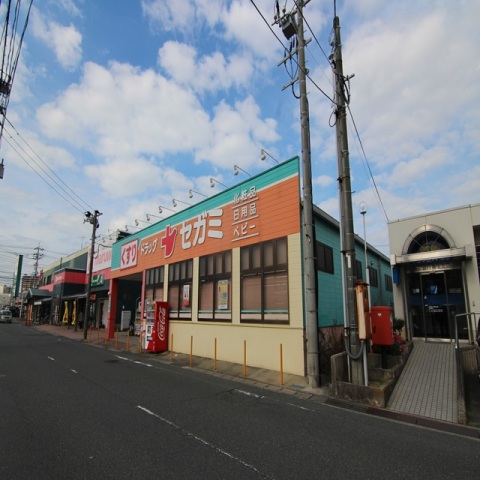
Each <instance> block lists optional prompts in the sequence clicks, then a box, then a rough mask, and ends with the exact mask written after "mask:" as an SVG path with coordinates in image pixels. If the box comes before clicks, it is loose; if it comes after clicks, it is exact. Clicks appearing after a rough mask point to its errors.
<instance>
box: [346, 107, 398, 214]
mask: <svg viewBox="0 0 480 480" xmlns="http://www.w3.org/2000/svg"><path fill="white" fill-rule="evenodd" d="M347 108H348V112H349V113H350V118H351V119H352V123H353V127H354V129H355V133H356V135H357V138H358V141H359V143H360V147H361V149H362V153H363V159H364V160H365V163H366V165H367V169H368V173H369V175H370V179H371V180H372V183H373V186H374V188H375V192H376V194H377V198H378V201H379V202H380V206H381V208H382V211H383V214H384V215H385V219H386V220H387V223H388V221H389V220H388V215H387V212H386V210H385V207H384V205H383V201H382V197H381V196H380V192H379V190H378V187H377V183H376V182H375V178H374V176H373V173H372V169H371V168H370V162H369V161H368V158H367V154H366V153H365V149H364V148H363V142H362V139H361V138H360V133H359V132H358V129H357V124H356V123H355V119H354V118H353V114H352V111H351V109H350V105H349V104H347Z"/></svg>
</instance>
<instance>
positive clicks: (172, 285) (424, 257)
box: [27, 157, 480, 375]
mask: <svg viewBox="0 0 480 480" xmlns="http://www.w3.org/2000/svg"><path fill="white" fill-rule="evenodd" d="M299 170H300V169H299V159H298V157H294V158H292V159H290V160H288V161H286V162H283V163H281V164H278V165H276V166H275V167H273V168H271V169H269V170H266V171H265V172H263V173H261V174H259V175H256V176H254V177H251V178H249V179H248V180H246V181H244V182H242V183H239V184H238V185H236V186H233V187H230V188H227V189H225V190H223V191H221V192H220V193H218V194H216V195H213V196H211V197H208V198H205V199H204V200H203V201H201V202H200V203H198V204H195V205H192V206H189V207H188V208H186V209H185V210H182V211H179V212H177V213H175V214H173V215H171V216H169V217H167V218H165V219H159V220H158V221H157V222H156V223H152V224H149V225H147V226H146V228H143V229H142V230H140V231H138V232H136V233H134V234H129V233H126V232H117V234H115V236H114V238H113V237H111V242H110V244H108V243H107V244H105V241H104V242H102V243H101V244H100V245H97V247H96V252H95V256H94V260H93V271H92V284H91V289H90V301H89V302H88V303H89V305H90V312H89V314H88V317H89V318H90V319H91V320H90V321H91V325H92V326H94V327H97V328H105V329H106V335H107V336H108V337H109V338H113V336H114V333H115V331H116V330H117V329H122V330H123V329H126V328H128V327H129V324H130V323H131V324H134V326H135V332H136V333H137V334H141V333H142V332H145V331H146V330H147V326H148V324H149V323H150V321H151V320H152V319H153V315H154V313H155V307H156V305H158V302H164V303H163V304H162V305H166V306H168V317H169V333H168V339H167V342H166V345H167V348H168V349H171V350H172V351H174V352H179V353H186V354H188V353H190V354H191V353H193V354H194V355H197V356H201V357H206V358H216V359H218V360H225V361H229V362H233V363H240V364H241V363H244V362H245V363H246V364H248V365H250V366H255V367H260V368H268V369H271V370H279V369H280V365H282V368H283V371H285V372H287V373H293V374H297V375H305V373H306V368H305V357H306V333H305V332H306V329H305V317H306V315H305V299H304V268H303V264H304V260H303V253H302V222H301V200H300V178H299ZM313 213H314V215H313V220H314V234H315V238H314V239H312V241H314V242H315V249H314V250H315V265H316V291H317V315H318V337H319V351H320V353H319V354H320V356H322V355H324V356H328V355H331V354H333V353H336V351H334V350H335V348H337V351H338V349H342V347H343V345H342V338H343V328H344V286H343V285H344V280H343V275H342V268H343V267H342V253H341V245H340V225H339V223H338V221H336V220H335V219H333V218H332V217H330V216H329V215H328V214H326V213H325V212H323V211H322V210H321V209H319V208H317V207H315V206H314V211H313ZM388 229H389V235H390V246H391V255H390V258H389V257H387V256H385V255H384V254H383V253H381V252H380V251H378V250H377V249H375V248H374V247H372V246H371V245H367V246H365V243H364V241H363V240H362V239H361V238H360V237H358V236H355V258H356V263H355V273H356V277H357V280H365V279H366V277H367V275H366V271H367V270H368V279H369V298H370V304H371V306H388V307H393V315H394V317H395V318H398V319H401V320H404V321H405V331H404V334H405V335H406V336H407V337H408V338H409V339H410V338H424V339H425V340H428V339H435V340H450V341H452V339H453V338H454V336H455V332H454V330H455V328H457V327H458V329H459V334H460V336H461V337H463V338H469V337H471V336H472V334H473V330H472V329H471V328H470V327H469V326H468V325H467V324H466V323H465V322H463V323H462V322H461V321H460V323H459V322H458V321H457V319H458V316H459V315H460V316H461V315H462V314H465V313H468V312H471V311H475V310H476V309H478V307H477V305H478V304H479V302H480V288H479V265H478V258H479V255H478V254H479V250H480V248H479V247H478V245H480V206H479V205H474V206H468V207H462V208H459V209H453V210H451V211H445V212H437V213H434V214H429V215H424V216H418V217H414V218H410V219H404V220H397V221H395V222H390V223H389V225H388ZM88 257H89V249H88V248H84V249H83V250H81V251H79V252H76V253H74V254H72V255H71V256H69V257H67V258H63V259H60V260H58V261H57V262H54V263H53V264H51V265H49V266H48V267H47V268H46V269H44V271H43V272H42V278H41V280H40V284H39V287H38V289H32V290H30V291H29V292H28V295H27V303H28V318H29V319H30V320H31V321H35V320H37V319H40V318H41V319H43V320H45V319H46V321H48V322H50V323H55V324H59V325H61V324H66V325H74V324H77V325H78V323H80V322H81V321H82V320H83V319H84V318H85V317H86V316H87V315H86V312H85V306H86V303H87V302H86V300H87V299H86V291H87V288H86V286H87V280H88V277H89V272H88V270H87V265H89V263H90V262H89V258H88ZM394 299H395V304H394ZM335 339H336V342H337V344H336V345H333V347H332V343H335V341H334V340H335ZM332 348H333V350H332ZM280 352H282V353H281V354H280Z"/></svg>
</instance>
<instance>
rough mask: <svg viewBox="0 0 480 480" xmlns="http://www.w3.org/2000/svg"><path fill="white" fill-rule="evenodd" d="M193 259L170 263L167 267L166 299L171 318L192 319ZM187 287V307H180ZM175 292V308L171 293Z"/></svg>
mask: <svg viewBox="0 0 480 480" xmlns="http://www.w3.org/2000/svg"><path fill="white" fill-rule="evenodd" d="M192 286H193V259H192V258H190V259H188V260H183V261H181V262H176V263H171V264H170V265H169V267H168V292H167V301H168V307H169V317H170V318H171V319H173V320H191V319H192V295H193V289H192ZM186 288H188V289H189V308H187V309H186V308H181V307H182V301H183V294H184V293H185V289H186ZM173 291H175V292H174V293H175V294H176V295H175V296H176V303H177V304H176V308H172V307H173V306H172V294H171V292H173Z"/></svg>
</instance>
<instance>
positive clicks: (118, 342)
mask: <svg viewBox="0 0 480 480" xmlns="http://www.w3.org/2000/svg"><path fill="white" fill-rule="evenodd" d="M30 328H35V329H36V330H39V331H42V332H45V333H49V334H51V335H56V336H61V337H66V338H70V339H72V340H78V341H85V342H87V343H88V344H90V345H94V346H100V347H105V348H110V349H113V350H117V351H119V352H130V353H133V354H138V355H142V356H144V357H146V358H149V360H154V361H160V362H163V363H168V364H175V365H178V366H181V367H184V368H192V369H194V370H200V371H202V372H203V373H208V374H211V375H217V376H220V377H223V378H231V379H234V380H236V381H241V382H243V383H246V384H249V385H254V386H257V387H259V388H265V389H268V390H272V391H277V392H282V393H286V394H289V395H295V396H297V397H299V398H302V399H313V400H316V401H318V402H320V403H323V402H325V401H326V400H327V399H328V397H329V396H330V395H331V393H332V392H331V388H330V387H329V386H324V387H320V388H315V389H312V388H310V387H309V386H308V378H307V377H302V376H299V375H292V374H290V373H285V372H284V373H283V383H282V378H281V376H280V372H277V371H274V370H267V369H262V368H256V367H249V366H247V367H246V372H245V376H244V367H243V365H240V364H236V363H230V362H224V361H221V360H217V362H216V369H214V360H213V359H211V358H203V357H197V356H194V355H192V358H191V359H190V355H188V354H183V353H176V352H172V353H170V352H162V353H151V352H147V351H145V350H143V349H140V342H139V340H140V337H130V336H129V335H128V332H116V333H115V337H114V338H113V339H106V338H105V333H106V332H105V329H91V330H89V331H88V332H87V338H86V340H84V338H83V337H84V332H83V330H77V331H75V329H74V327H68V326H66V325H32V326H31V327H30Z"/></svg>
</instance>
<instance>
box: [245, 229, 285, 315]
mask: <svg viewBox="0 0 480 480" xmlns="http://www.w3.org/2000/svg"><path fill="white" fill-rule="evenodd" d="M281 249H283V252H281ZM280 256H282V257H283V258H284V261H281V260H282V259H279V257H280ZM267 259H268V261H267ZM247 262H248V265H246V263H247ZM282 276H285V278H286V292H284V293H285V295H284V296H283V297H282V298H284V299H285V301H286V308H280V309H271V308H267V307H268V306H267V305H266V302H267V299H268V295H267V293H268V292H267V290H266V289H267V288H268V287H269V285H268V284H269V283H270V281H271V280H272V279H273V277H275V278H276V279H280V281H282V280H281V279H282ZM250 280H252V283H253V282H255V284H253V287H254V288H255V286H256V285H259V295H260V298H259V308H256V309H248V308H244V307H245V298H244V296H245V289H246V288H248V285H247V284H248V283H250ZM270 287H271V286H270ZM250 288H252V287H250ZM289 290H290V288H289V276H288V238H287V237H280V238H277V239H273V240H268V241H265V242H262V243H256V244H254V245H247V246H245V247H241V249H240V323H256V324H258V323H261V324H268V325H288V324H289V323H290V305H289V298H288V297H289V295H288V293H289ZM257 293H258V291H257ZM277 293H278V292H277ZM280 294H281V292H280Z"/></svg>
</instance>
